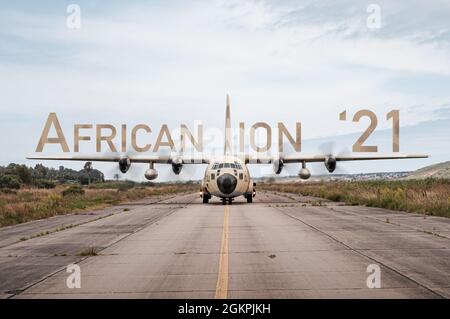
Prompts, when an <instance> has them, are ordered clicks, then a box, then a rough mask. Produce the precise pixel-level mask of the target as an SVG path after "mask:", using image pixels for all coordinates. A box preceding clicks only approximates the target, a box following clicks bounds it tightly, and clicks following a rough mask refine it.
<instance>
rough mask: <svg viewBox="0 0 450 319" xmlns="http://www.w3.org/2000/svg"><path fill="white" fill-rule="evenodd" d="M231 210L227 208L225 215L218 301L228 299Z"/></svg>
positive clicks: (217, 290)
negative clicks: (229, 216)
mask: <svg viewBox="0 0 450 319" xmlns="http://www.w3.org/2000/svg"><path fill="white" fill-rule="evenodd" d="M229 213H230V208H229V207H228V206H225V213H224V215H223V232H222V245H221V247H220V259H219V273H218V276H217V284H216V295H215V298H216V299H226V298H227V296H228V215H229Z"/></svg>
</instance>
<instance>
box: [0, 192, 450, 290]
mask: <svg viewBox="0 0 450 319" xmlns="http://www.w3.org/2000/svg"><path fill="white" fill-rule="evenodd" d="M67 226H69V227H67ZM47 232H48V233H47ZM39 234H40V236H38V235H39ZM89 247H95V248H96V249H97V251H98V255H97V256H84V257H83V256H80V252H81V251H83V250H86V249H87V248H89ZM71 263H78V264H79V266H80V269H81V288H72V289H71V288H68V287H67V285H66V280H67V277H68V276H69V275H70V274H69V273H67V272H66V267H67V265H69V264H71ZM371 264H376V265H378V266H379V267H380V270H381V288H372V289H369V288H368V287H367V284H366V280H367V277H368V276H369V275H370V273H368V272H367V267H368V266H369V265H371ZM0 297H2V298H442V297H444V298H449V297H450V219H446V218H440V217H430V216H422V215H417V214H408V213H402V212H394V211H389V210H384V209H377V208H368V207H361V206H346V205H344V204H340V203H332V202H327V201H324V200H320V199H317V198H311V197H303V196H298V195H290V194H281V193H266V192H259V193H258V194H257V196H256V198H255V202H254V203H253V204H247V203H244V200H243V199H237V200H236V201H235V202H234V203H233V205H231V206H228V205H226V206H223V205H222V204H221V203H220V202H219V201H218V200H213V201H212V203H210V204H207V205H205V204H202V203H201V200H200V198H198V195H197V194H184V195H179V196H165V197H162V198H152V199H146V200H142V201H140V202H135V203H132V204H126V205H120V206H115V207H112V208H107V209H104V210H100V211H95V212H86V213H82V214H78V215H65V216H56V217H53V218H49V219H46V220H39V221H34V222H29V223H25V224H21V225H16V226H10V227H5V228H2V229H0Z"/></svg>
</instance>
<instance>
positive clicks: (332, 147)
mask: <svg viewBox="0 0 450 319" xmlns="http://www.w3.org/2000/svg"><path fill="white" fill-rule="evenodd" d="M318 149H319V151H320V153H321V154H323V155H327V156H330V157H337V156H340V155H343V154H349V153H350V150H349V149H348V147H339V146H338V145H337V143H336V142H335V141H330V142H324V143H322V144H320V145H319V146H318ZM315 164H316V163H315ZM317 164H319V163H317ZM311 172H312V173H313V174H315V175H328V174H330V172H328V170H327V168H326V167H325V165H324V163H320V165H312V166H311ZM333 173H334V174H348V171H347V170H346V169H345V165H342V162H339V163H337V165H336V169H335V170H334V172H333Z"/></svg>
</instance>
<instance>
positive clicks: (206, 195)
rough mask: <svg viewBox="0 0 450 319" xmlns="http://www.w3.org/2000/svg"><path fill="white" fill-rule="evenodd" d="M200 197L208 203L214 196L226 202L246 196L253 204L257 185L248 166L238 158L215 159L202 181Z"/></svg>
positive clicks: (224, 157) (209, 165)
mask: <svg viewBox="0 0 450 319" xmlns="http://www.w3.org/2000/svg"><path fill="white" fill-rule="evenodd" d="M200 195H201V196H202V197H203V202H204V203H207V202H208V200H209V199H211V197H212V196H216V197H219V198H221V199H222V200H223V202H225V201H226V200H228V201H229V202H231V200H232V199H233V198H234V197H238V196H244V197H245V198H246V199H247V202H252V199H253V197H254V196H255V185H254V183H253V180H252V178H251V177H250V172H249V170H248V167H247V165H245V163H244V162H243V161H242V160H241V159H239V158H238V157H236V156H223V157H218V158H214V159H212V160H211V161H210V163H209V164H208V166H207V168H206V170H205V175H204V177H203V181H202V188H201V193H200Z"/></svg>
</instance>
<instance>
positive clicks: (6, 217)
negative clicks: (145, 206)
mask: <svg viewBox="0 0 450 319" xmlns="http://www.w3.org/2000/svg"><path fill="white" fill-rule="evenodd" d="M103 184H104V185H103ZM103 184H99V185H96V184H94V185H91V186H89V187H83V188H81V187H78V186H76V187H73V186H64V185H61V186H57V187H56V188H54V189H36V188H22V189H20V190H17V191H16V190H8V191H6V192H5V191H4V190H3V191H1V192H0V227H3V226H9V225H14V224H19V223H24V222H28V221H31V220H36V219H43V218H48V217H51V216H55V215H62V214H69V213H74V212H81V211H84V210H88V209H90V210H92V209H100V208H104V207H107V206H111V205H116V204H119V203H122V202H127V201H133V200H138V199H142V198H146V197H151V196H159V195H168V194H177V193H182V192H197V191H198V189H199V185H198V184H195V183H192V184H160V185H156V186H151V187H149V186H147V187H143V186H139V187H131V186H130V187H123V185H122V184H123V183H122V184H121V185H119V186H118V185H115V184H114V183H113V182H111V183H103ZM116 186H118V187H116ZM68 189H70V191H67V190H68Z"/></svg>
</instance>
